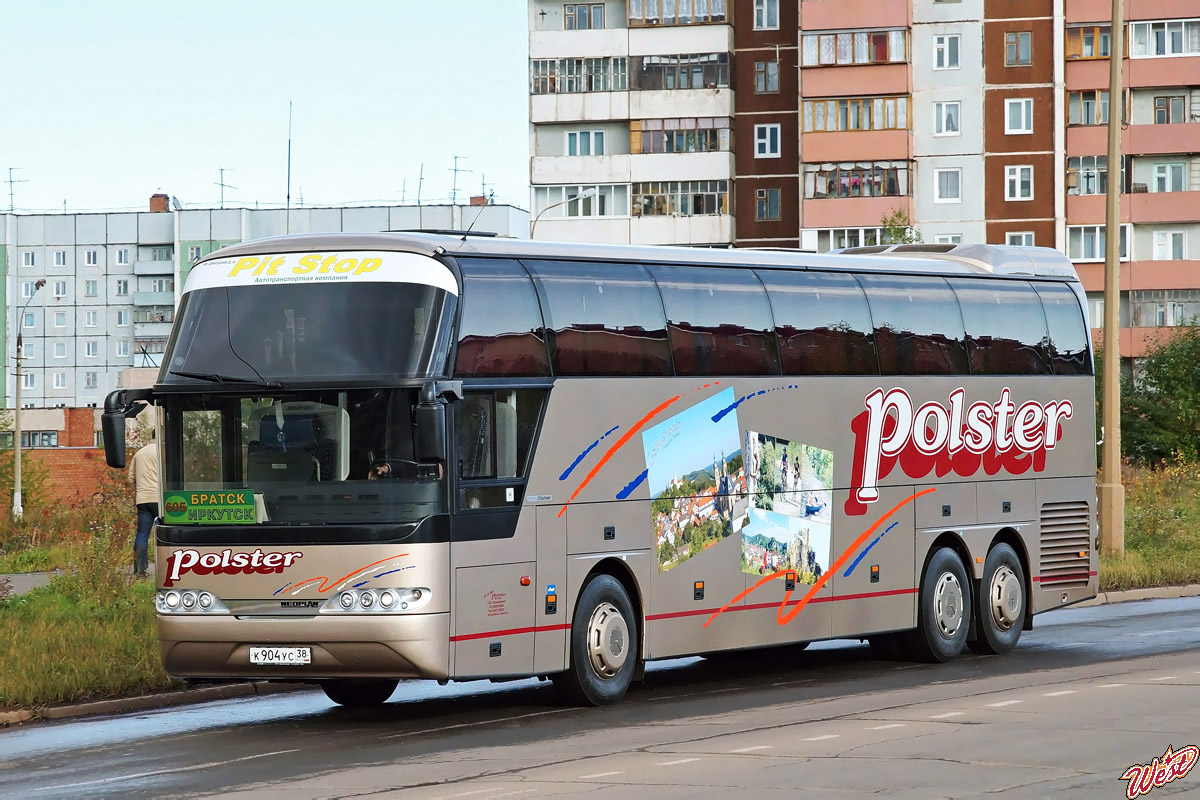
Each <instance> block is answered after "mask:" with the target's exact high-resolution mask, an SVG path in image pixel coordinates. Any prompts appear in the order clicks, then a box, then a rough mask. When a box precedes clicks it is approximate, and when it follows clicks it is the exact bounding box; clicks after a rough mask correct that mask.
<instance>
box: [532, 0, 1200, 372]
mask: <svg viewBox="0 0 1200 800" xmlns="http://www.w3.org/2000/svg"><path fill="white" fill-rule="evenodd" d="M1109 8H1110V4H1109V2H1108V0H803V2H800V1H799V0H625V1H624V2H604V3H561V2H550V0H531V2H530V4H529V14H530V18H529V24H530V45H529V46H530V93H531V96H530V122H531V125H530V130H531V133H530V138H531V142H530V144H531V153H532V158H531V167H530V179H531V184H532V193H533V196H532V208H533V211H532V213H533V215H534V217H535V219H537V223H536V227H535V229H534V234H533V235H534V236H535V237H536V238H543V239H550V238H553V239H566V240H588V241H606V242H632V243H639V244H685V245H699V246H718V247H729V246H749V247H799V248H802V249H805V250H813V251H817V252H824V251H827V250H830V249H833V248H835V247H845V246H857V245H870V244H876V243H880V242H881V241H883V236H884V230H883V227H882V224H881V222H882V219H883V217H885V216H890V215H892V214H894V213H895V212H897V211H903V212H904V213H905V214H906V215H907V216H908V218H909V219H910V220H911V221H912V222H913V224H914V225H915V226H916V227H917V229H918V230H919V231H920V233H921V236H922V238H923V240H924V241H926V242H935V243H955V242H989V243H1000V244H1004V243H1009V244H1022V245H1028V244H1032V245H1038V246H1049V247H1057V248H1059V249H1061V250H1063V251H1065V252H1067V253H1068V254H1069V255H1070V256H1071V258H1072V259H1073V260H1075V261H1076V263H1077V264H1078V265H1079V269H1080V272H1081V273H1082V275H1083V277H1084V280H1085V283H1086V285H1087V287H1088V290H1089V292H1091V293H1095V292H1099V291H1101V290H1102V282H1103V278H1102V261H1103V253H1104V247H1103V237H1104V233H1103V227H1102V226H1103V223H1104V199H1103V195H1102V194H1100V193H1102V192H1103V191H1104V190H1105V188H1106V185H1107V180H1106V174H1107V171H1106V168H1105V159H1104V152H1105V132H1104V131H1105V129H1104V124H1105V123H1106V121H1107V114H1108V98H1107V92H1106V91H1104V87H1106V86H1107V71H1108V64H1107V53H1108V50H1107V47H1108V44H1107V43H1108V41H1109V39H1108V36H1109V32H1108V28H1107V27H1106V26H1105V24H1104V20H1105V19H1107V17H1108V13H1109ZM1126 14H1127V18H1128V20H1129V24H1128V26H1127V37H1128V39H1129V42H1130V44H1129V49H1127V51H1126V54H1127V58H1128V59H1129V60H1128V62H1127V66H1126V69H1125V75H1126V80H1127V81H1128V82H1129V87H1130V88H1129V91H1127V92H1126V113H1127V114H1128V115H1129V116H1128V117H1127V119H1128V120H1129V123H1128V125H1127V126H1126V129H1125V134H1124V136H1125V138H1124V142H1125V147H1126V151H1127V153H1128V154H1129V155H1128V156H1127V158H1126V170H1125V176H1126V177H1125V179H1124V181H1123V186H1122V189H1123V191H1125V192H1126V194H1127V196H1126V197H1123V198H1122V214H1123V219H1124V220H1125V221H1126V222H1127V223H1128V226H1127V233H1126V236H1127V238H1128V242H1129V244H1128V248H1127V253H1126V255H1127V257H1128V258H1129V259H1130V262H1131V263H1130V264H1129V265H1128V266H1127V268H1126V270H1125V278H1124V280H1123V287H1124V288H1125V289H1126V290H1127V294H1126V297H1125V300H1126V305H1125V307H1124V308H1123V310H1122V320H1123V322H1122V324H1123V326H1126V330H1124V331H1123V341H1124V343H1125V344H1126V345H1127V347H1125V346H1123V348H1122V349H1123V353H1124V354H1125V355H1127V356H1128V355H1140V354H1141V352H1142V348H1143V344H1142V342H1143V341H1144V339H1145V335H1146V333H1145V331H1139V329H1140V328H1152V327H1155V326H1158V325H1164V324H1172V323H1173V322H1174V321H1182V320H1183V319H1186V318H1190V317H1191V316H1193V315H1195V314H1197V313H1200V292H1198V291H1197V290H1200V283H1198V282H1197V280H1198V279H1200V271H1198V270H1196V269H1195V265H1194V264H1193V263H1192V262H1190V261H1189V260H1188V253H1189V252H1192V253H1200V250H1197V249H1196V248H1197V247H1200V240H1197V238H1196V237H1200V193H1195V192H1196V191H1197V190H1200V124H1197V122H1198V121H1200V5H1198V4H1197V3H1196V0H1126ZM1167 192H1169V193H1171V194H1170V195H1167V196H1162V197H1159V196H1158V195H1159V194H1161V193H1167ZM1185 192H1186V193H1185ZM1189 304H1194V305H1189ZM1100 311H1101V309H1100V308H1099V307H1098V302H1097V301H1096V300H1093V313H1094V314H1095V316H1094V320H1095V322H1094V324H1098V321H1099V320H1100V319H1101V316H1102V315H1101V313H1100Z"/></svg>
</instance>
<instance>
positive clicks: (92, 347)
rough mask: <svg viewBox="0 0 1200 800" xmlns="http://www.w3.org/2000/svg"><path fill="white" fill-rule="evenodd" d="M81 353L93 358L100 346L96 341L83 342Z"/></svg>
mask: <svg viewBox="0 0 1200 800" xmlns="http://www.w3.org/2000/svg"><path fill="white" fill-rule="evenodd" d="M83 354H84V355H85V356H87V357H88V358H95V357H96V356H97V355H99V354H100V346H99V345H98V344H97V343H96V342H85V343H84V346H83Z"/></svg>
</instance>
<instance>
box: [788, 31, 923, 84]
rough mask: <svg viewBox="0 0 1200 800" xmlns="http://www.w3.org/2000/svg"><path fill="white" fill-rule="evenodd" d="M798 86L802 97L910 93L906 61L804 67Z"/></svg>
mask: <svg viewBox="0 0 1200 800" xmlns="http://www.w3.org/2000/svg"><path fill="white" fill-rule="evenodd" d="M806 13H807V12H806ZM868 19H870V17H868ZM859 24H861V23H859ZM800 85H801V86H802V87H804V96H805V97H877V96H879V95H890V94H912V85H911V81H910V80H909V70H908V64H863V65H861V66H853V67H851V66H839V67H805V68H804V69H802V70H801V72H800Z"/></svg>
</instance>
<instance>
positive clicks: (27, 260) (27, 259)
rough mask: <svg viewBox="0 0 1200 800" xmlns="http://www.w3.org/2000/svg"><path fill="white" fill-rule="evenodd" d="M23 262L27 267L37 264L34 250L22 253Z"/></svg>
mask: <svg viewBox="0 0 1200 800" xmlns="http://www.w3.org/2000/svg"><path fill="white" fill-rule="evenodd" d="M21 263H22V264H23V265H24V266H26V267H36V266H37V259H36V258H35V257H34V254H33V251H32V250H26V251H25V252H24V253H22V254H21Z"/></svg>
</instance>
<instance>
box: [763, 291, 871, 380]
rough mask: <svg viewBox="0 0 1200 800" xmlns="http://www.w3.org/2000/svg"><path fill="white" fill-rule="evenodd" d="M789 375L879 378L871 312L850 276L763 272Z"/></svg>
mask: <svg viewBox="0 0 1200 800" xmlns="http://www.w3.org/2000/svg"><path fill="white" fill-rule="evenodd" d="M758 277H759V278H761V279H762V282H763V283H764V284H765V285H766V287H767V293H768V295H769V296H770V298H771V309H772V310H773V311H774V314H775V335H776V336H777V337H778V339H779V357H780V360H781V361H782V362H783V372H784V374H785V375H878V374H879V362H878V361H877V360H876V358H875V343H874V341H873V336H872V327H871V312H870V309H868V308H867V297H866V295H864V294H863V290H862V287H861V286H859V285H858V281H856V280H854V277H853V276H851V275H839V274H837V273H829V272H785V271H783V270H761V271H760V272H759V273H758Z"/></svg>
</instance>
